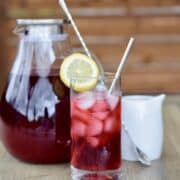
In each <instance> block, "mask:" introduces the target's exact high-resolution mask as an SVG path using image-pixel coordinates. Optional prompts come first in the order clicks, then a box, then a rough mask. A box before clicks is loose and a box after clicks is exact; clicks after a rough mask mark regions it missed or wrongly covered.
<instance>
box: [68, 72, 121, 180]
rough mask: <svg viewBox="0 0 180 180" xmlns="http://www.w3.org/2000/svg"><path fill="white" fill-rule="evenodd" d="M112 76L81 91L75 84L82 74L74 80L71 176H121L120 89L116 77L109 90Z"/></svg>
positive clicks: (118, 177)
mask: <svg viewBox="0 0 180 180" xmlns="http://www.w3.org/2000/svg"><path fill="white" fill-rule="evenodd" d="M84 78H87V81H89V80H90V79H93V77H83V80H84ZM113 78H114V76H112V75H108V74H107V75H105V76H104V77H103V78H102V79H99V80H98V82H97V84H96V85H95V87H92V89H90V90H85V91H83V90H82V91H81V92H77V91H75V90H74V86H76V83H78V82H80V81H81V79H82V77H73V78H72V80H71V138H72V149H71V174H72V179H83V180H84V179H94V180H95V179H96V180H97V179H103V180H104V179H116V180H117V179H120V175H121V173H120V168H121V90H120V81H119V80H117V81H116V82H117V83H116V85H115V86H114V89H113V91H112V93H111V94H109V92H108V89H109V87H110V85H111V83H112V81H113Z"/></svg>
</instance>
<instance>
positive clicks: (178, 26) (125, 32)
mask: <svg viewBox="0 0 180 180" xmlns="http://www.w3.org/2000/svg"><path fill="white" fill-rule="evenodd" d="M66 2H67V3H68V5H69V6H70V8H71V11H72V13H73V15H74V17H75V19H76V22H77V24H78V27H79V29H80V31H81V33H82V35H83V36H84V37H85V40H86V42H87V44H88V46H89V47H90V49H91V50H92V51H93V52H94V53H95V54H96V55H97V56H98V57H99V59H100V60H101V62H102V63H103V65H104V68H105V70H106V71H115V69H116V67H117V65H118V63H119V59H120V57H121V55H122V53H123V51H124V49H125V47H126V44H127V41H128V38H129V37H130V36H135V37H136V44H135V47H134V49H133V51H132V53H131V56H130V59H129V61H128V63H127V65H126V67H125V69H124V72H123V76H122V85H123V91H124V92H126V93H157V92H158V93H159V92H168V93H179V92H180V1H178V0H151V1H147V0H67V1H66ZM0 4H1V6H2V5H3V6H2V7H1V10H2V11H1V17H0V18H1V19H0V20H1V22H3V28H2V29H1V34H0V35H1V43H0V44H1V46H0V48H1V50H2V51H1V50H0V51H1V61H0V68H1V69H0V70H2V69H3V71H1V72H0V73H1V74H4V75H3V76H6V75H7V72H8V71H9V69H10V67H11V64H12V62H13V58H14V55H15V51H16V49H15V46H16V44H17V39H16V38H15V36H14V35H13V34H12V29H13V28H14V27H15V19H16V18H29V17H31V18H57V17H65V15H64V14H63V12H62V10H59V8H58V3H57V0H54V1H52V0H43V1H42V0H6V3H4V2H3V1H1V2H0ZM70 33H71V34H72V36H73V46H79V43H78V41H77V39H76V38H75V36H74V34H73V31H72V29H71V31H70ZM2 46H3V47H4V48H3V47H2ZM5 64H6V65H5ZM4 66H5V67H6V68H4ZM5 69H6V70H5Z"/></svg>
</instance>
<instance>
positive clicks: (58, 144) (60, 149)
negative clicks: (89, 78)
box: [0, 73, 70, 163]
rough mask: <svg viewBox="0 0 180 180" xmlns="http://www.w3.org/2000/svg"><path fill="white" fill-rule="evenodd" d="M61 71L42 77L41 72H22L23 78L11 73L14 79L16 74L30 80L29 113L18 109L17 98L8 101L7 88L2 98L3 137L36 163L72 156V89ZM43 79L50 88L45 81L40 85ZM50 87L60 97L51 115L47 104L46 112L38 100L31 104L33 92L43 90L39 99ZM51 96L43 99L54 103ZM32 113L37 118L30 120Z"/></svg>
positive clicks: (16, 152) (11, 147) (15, 151)
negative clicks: (61, 79) (28, 75)
mask: <svg viewBox="0 0 180 180" xmlns="http://www.w3.org/2000/svg"><path fill="white" fill-rule="evenodd" d="M57 74H58V73H56V75H49V76H47V77H39V76H38V75H31V76H30V77H25V75H22V77H21V78H19V77H18V76H16V75H11V76H10V81H11V78H13V77H15V76H16V77H15V78H18V79H22V78H24V79H27V80H28V81H29V85H28V99H27V104H28V105H27V111H26V114H22V113H21V112H20V111H18V110H17V109H18V104H16V107H14V106H13V104H15V101H14V102H13V101H11V102H10V103H9V102H8V101H7V89H6V91H5V92H4V93H3V96H2V99H1V102H0V115H1V121H0V123H1V125H0V133H1V136H0V137H1V140H2V141H3V143H4V145H5V146H6V148H7V150H8V151H9V152H10V153H11V154H12V155H14V156H15V157H17V158H19V159H21V160H24V161H28V162H33V163H58V162H66V161H69V159H70V104H69V89H68V88H67V87H65V86H64V84H63V83H62V82H61V81H60V78H59V76H58V75H57ZM40 82H41V83H43V87H49V89H48V88H42V86H41V84H40V85H39V86H38V85H37V84H38V83H40ZM7 87H8V86H7ZM38 87H39V90H38ZM51 90H52V91H51ZM24 91H25V89H24ZM38 91H39V92H38ZM48 91H51V92H50V93H51V95H53V96H54V97H56V98H57V103H56V104H54V106H52V108H54V113H53V114H51V115H49V113H50V110H49V109H48V108H44V109H43V111H44V112H42V114H39V115H37V114H38V108H36V104H34V105H33V107H30V104H31V101H32V96H34V95H36V92H37V93H39V95H38V97H36V98H35V100H37V103H39V102H40V101H41V98H42V97H43V95H44V94H45V93H48ZM50 93H49V94H50ZM49 94H48V95H49ZM19 95H20V94H19ZM21 95H23V94H21ZM16 96H18V94H17V95H16ZM48 98H50V97H49V96H47V97H44V99H46V100H47V101H46V100H45V101H44V100H43V103H47V102H48V103H51V99H48ZM16 100H17V97H16ZM23 101H25V99H24V100H23ZM19 102H20V101H19ZM22 103H23V102H22ZM42 105H44V104H42ZM19 106H20V104H19ZM47 106H48V105H47ZM16 108H17V109H16ZM32 108H34V110H33V111H34V112H33V113H32V112H31V114H30V113H29V110H32ZM39 111H41V110H39ZM29 114H30V115H31V116H30V115H29ZM29 117H36V119H35V118H32V119H31V120H30V119H29Z"/></svg>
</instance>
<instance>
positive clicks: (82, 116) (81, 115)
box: [71, 107, 91, 124]
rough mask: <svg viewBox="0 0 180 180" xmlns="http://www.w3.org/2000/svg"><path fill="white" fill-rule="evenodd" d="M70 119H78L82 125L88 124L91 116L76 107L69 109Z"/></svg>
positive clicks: (86, 111)
mask: <svg viewBox="0 0 180 180" xmlns="http://www.w3.org/2000/svg"><path fill="white" fill-rule="evenodd" d="M71 118H72V119H73V118H75V119H79V120H81V121H82V122H84V123H86V124H87V123H88V121H89V119H90V118H91V114H90V112H89V111H88V110H81V109H79V108H77V107H75V108H73V109H71Z"/></svg>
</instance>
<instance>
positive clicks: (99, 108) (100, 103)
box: [92, 99, 109, 112]
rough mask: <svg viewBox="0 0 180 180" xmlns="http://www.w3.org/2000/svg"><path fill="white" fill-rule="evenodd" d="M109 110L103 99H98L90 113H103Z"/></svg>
mask: <svg viewBox="0 0 180 180" xmlns="http://www.w3.org/2000/svg"><path fill="white" fill-rule="evenodd" d="M108 109H109V105H108V104H107V102H106V101H105V100H104V99H98V100H96V102H95V104H94V106H93V108H92V111H94V112H104V111H108Z"/></svg>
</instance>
